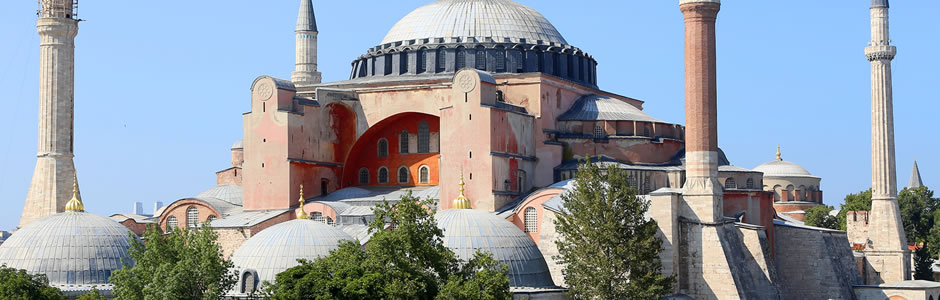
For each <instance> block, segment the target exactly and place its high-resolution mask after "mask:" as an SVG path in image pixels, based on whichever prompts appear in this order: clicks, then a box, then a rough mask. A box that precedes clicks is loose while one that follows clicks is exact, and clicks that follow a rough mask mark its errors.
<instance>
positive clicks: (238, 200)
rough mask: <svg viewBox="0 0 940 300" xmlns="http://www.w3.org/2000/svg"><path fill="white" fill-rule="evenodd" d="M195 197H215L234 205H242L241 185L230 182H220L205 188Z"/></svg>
mask: <svg viewBox="0 0 940 300" xmlns="http://www.w3.org/2000/svg"><path fill="white" fill-rule="evenodd" d="M196 198H216V199H219V200H222V201H225V202H228V203H231V204H234V205H238V206H241V205H242V187H240V186H237V185H231V184H221V185H217V186H214V187H212V188H211V189H208V190H205V191H203V192H202V193H199V195H196Z"/></svg>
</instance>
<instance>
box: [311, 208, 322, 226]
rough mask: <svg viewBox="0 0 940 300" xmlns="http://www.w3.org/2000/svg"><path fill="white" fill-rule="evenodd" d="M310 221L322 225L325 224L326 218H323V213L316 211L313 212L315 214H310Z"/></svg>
mask: <svg viewBox="0 0 940 300" xmlns="http://www.w3.org/2000/svg"><path fill="white" fill-rule="evenodd" d="M310 219H311V220H314V221H317V222H320V223H323V224H326V218H325V217H323V213H321V212H318V211H315V212H312V213H310Z"/></svg>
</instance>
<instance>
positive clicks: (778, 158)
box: [777, 144, 783, 160]
mask: <svg viewBox="0 0 940 300" xmlns="http://www.w3.org/2000/svg"><path fill="white" fill-rule="evenodd" d="M777 160H783V157H782V156H780V145H779V144H778V145H777Z"/></svg>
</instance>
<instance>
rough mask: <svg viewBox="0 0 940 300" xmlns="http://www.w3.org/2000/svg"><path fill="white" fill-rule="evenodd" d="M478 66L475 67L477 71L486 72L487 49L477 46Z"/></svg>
mask: <svg viewBox="0 0 940 300" xmlns="http://www.w3.org/2000/svg"><path fill="white" fill-rule="evenodd" d="M475 52H476V55H475V56H476V65H475V66H474V67H475V68H477V70H481V71H486V48H483V46H477V48H476V51H475Z"/></svg>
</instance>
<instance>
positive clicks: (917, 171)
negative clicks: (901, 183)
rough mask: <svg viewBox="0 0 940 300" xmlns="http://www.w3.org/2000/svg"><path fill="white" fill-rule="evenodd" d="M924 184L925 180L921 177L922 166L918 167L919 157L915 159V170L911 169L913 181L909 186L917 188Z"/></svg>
mask: <svg viewBox="0 0 940 300" xmlns="http://www.w3.org/2000/svg"><path fill="white" fill-rule="evenodd" d="M922 186H924V181H923V180H921V179H920V168H918V167H917V159H916V158H915V159H914V170H912V171H911V181H910V182H909V183H908V184H907V187H908V188H912V189H916V188H919V187H922Z"/></svg>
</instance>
